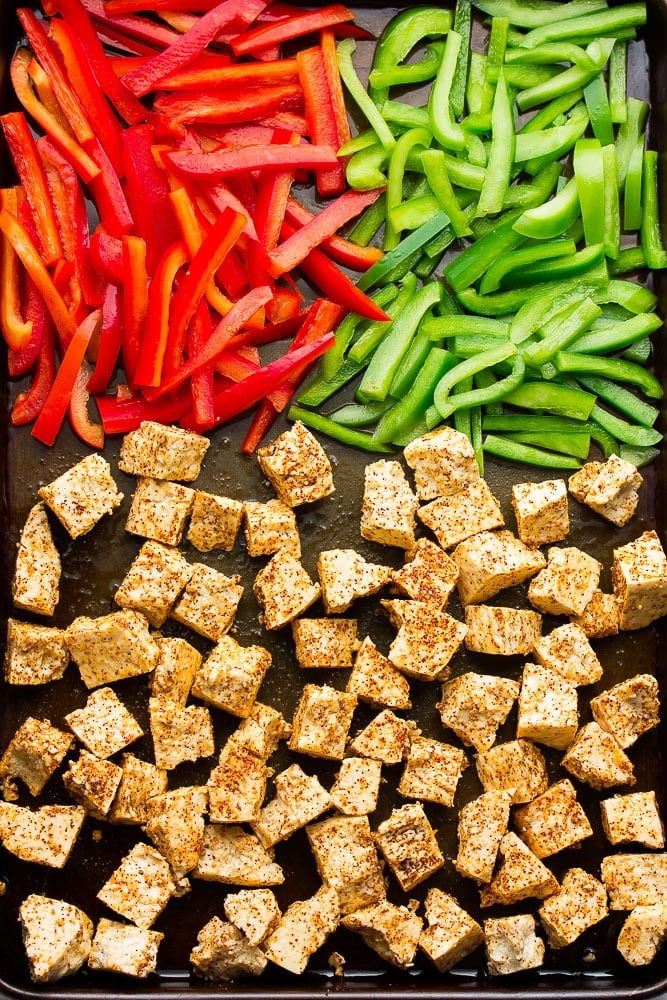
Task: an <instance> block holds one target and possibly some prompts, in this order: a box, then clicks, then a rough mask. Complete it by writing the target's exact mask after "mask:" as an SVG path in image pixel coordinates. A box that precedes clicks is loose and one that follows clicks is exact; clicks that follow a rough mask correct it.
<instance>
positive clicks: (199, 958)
mask: <svg viewBox="0 0 667 1000" xmlns="http://www.w3.org/2000/svg"><path fill="white" fill-rule="evenodd" d="M190 961H191V962H192V967H193V969H194V971H195V972H196V973H197V975H198V976H201V977H202V978H203V979H208V980H211V981H212V982H229V981H230V980H235V979H238V978H239V977H241V978H242V977H244V976H261V974H262V973H263V972H264V969H265V968H266V966H267V964H268V960H267V958H266V956H265V955H264V953H263V951H262V950H261V948H258V947H257V945H254V944H251V943H250V941H248V939H247V938H246V936H245V935H244V934H243V932H242V931H241V930H239V928H238V927H236V926H235V925H234V924H233V923H230V922H229V921H227V920H221V919H220V917H215V916H214V917H211V919H210V920H209V921H208V922H207V923H206V924H204V926H203V927H202V929H201V930H200V931H199V934H198V935H197V944H196V945H195V946H194V948H193V949H192V951H191V952H190Z"/></svg>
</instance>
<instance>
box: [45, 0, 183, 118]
mask: <svg viewBox="0 0 667 1000" xmlns="http://www.w3.org/2000/svg"><path fill="white" fill-rule="evenodd" d="M55 2H58V4H59V5H60V3H61V2H62V0H55ZM82 2H83V6H84V7H85V9H86V10H87V11H88V13H89V14H90V17H91V18H92V20H93V21H94V22H95V23H96V24H98V25H102V26H103V28H104V30H105V31H106V33H107V34H108V35H110V37H111V38H114V39H116V40H118V41H121V42H122V41H123V40H124V39H128V40H130V41H137V42H142V43H144V44H145V45H146V46H148V47H150V49H151V50H152V51H153V52H155V50H156V49H166V48H167V47H168V46H169V45H173V44H174V43H175V42H177V41H178V39H179V33H178V32H177V31H172V30H171V28H168V27H167V25H166V24H160V23H158V22H157V21H155V20H153V19H149V18H147V17H136V16H134V15H132V14H128V15H125V16H118V15H116V16H114V17H111V16H109V15H108V14H107V13H106V11H105V9H104V2H103V0H82ZM135 100H136V98H135ZM126 120H127V119H126Z"/></svg>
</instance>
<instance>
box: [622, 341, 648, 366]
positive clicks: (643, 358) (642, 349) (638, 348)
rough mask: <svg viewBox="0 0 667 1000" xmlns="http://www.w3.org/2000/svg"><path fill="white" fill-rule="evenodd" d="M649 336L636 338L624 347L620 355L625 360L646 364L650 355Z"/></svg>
mask: <svg viewBox="0 0 667 1000" xmlns="http://www.w3.org/2000/svg"><path fill="white" fill-rule="evenodd" d="M652 349H653V348H652V345H651V338H650V337H640V339H639V340H636V341H635V342H634V344H631V345H630V347H628V348H626V349H625V350H624V351H623V353H622V354H621V357H622V358H624V359H625V361H634V362H636V364H638V365H645V364H648V359H649V358H650V357H651V351H652Z"/></svg>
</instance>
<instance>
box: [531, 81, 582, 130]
mask: <svg viewBox="0 0 667 1000" xmlns="http://www.w3.org/2000/svg"><path fill="white" fill-rule="evenodd" d="M583 99H584V92H583V89H582V88H581V87H576V88H575V89H574V90H569V91H567V92H566V93H565V94H561V95H560V96H559V97H554V99H553V100H551V101H549V102H548V103H547V104H545V105H544V106H543V107H541V108H539V109H538V110H537V111H536V112H535V113H534V114H533V115H531V117H530V118H528V119H527V120H526V121H525V122H524V123H523V125H522V126H521V128H520V129H519V130H518V132H517V135H523V134H524V133H526V132H539V131H541V130H542V129H545V128H548V127H549V126H550V125H553V124H554V123H555V122H557V121H561V120H562V118H563V117H564V115H566V114H567V113H568V111H571V110H572V108H573V107H575V105H577V104H579V103H580V102H581V101H583Z"/></svg>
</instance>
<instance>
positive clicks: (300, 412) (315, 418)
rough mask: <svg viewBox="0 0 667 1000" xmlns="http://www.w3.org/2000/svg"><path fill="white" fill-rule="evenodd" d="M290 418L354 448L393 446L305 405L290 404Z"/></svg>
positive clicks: (371, 449) (386, 448)
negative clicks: (345, 425)
mask: <svg viewBox="0 0 667 1000" xmlns="http://www.w3.org/2000/svg"><path fill="white" fill-rule="evenodd" d="M287 419H288V420H299V421H300V422H301V423H302V424H304V425H305V426H306V427H311V428H312V429H313V430H314V431H318V432H319V433H320V434H326V435H327V436H328V437H330V438H333V439H334V440H335V441H340V442H341V443H342V444H346V445H350V446H351V447H353V448H361V449H362V450H363V451H379V452H390V451H391V448H389V447H387V446H386V445H383V444H380V442H379V441H374V440H373V438H372V437H371V435H370V434H367V433H366V432H365V431H359V430H357V429H356V428H354V427H343V426H342V424H337V423H336V421H335V420H331V418H330V417H325V416H323V415H322V414H321V413H315V412H314V411H313V410H307V409H306V408H305V407H304V406H294V405H292V406H290V408H289V410H288V411H287Z"/></svg>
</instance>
